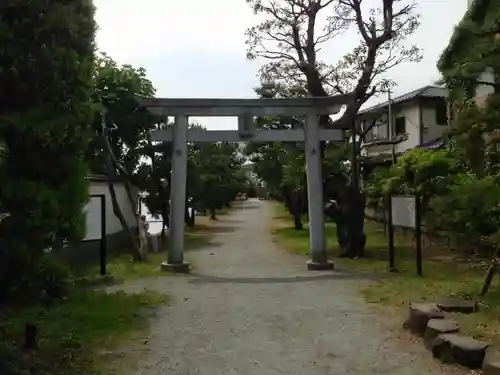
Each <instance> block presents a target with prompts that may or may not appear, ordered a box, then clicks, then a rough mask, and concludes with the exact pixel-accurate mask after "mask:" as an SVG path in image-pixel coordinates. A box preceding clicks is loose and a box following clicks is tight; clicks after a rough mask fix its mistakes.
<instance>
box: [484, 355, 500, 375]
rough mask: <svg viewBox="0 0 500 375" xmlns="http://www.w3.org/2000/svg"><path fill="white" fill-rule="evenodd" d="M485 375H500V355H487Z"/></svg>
mask: <svg viewBox="0 0 500 375" xmlns="http://www.w3.org/2000/svg"><path fill="white" fill-rule="evenodd" d="M483 375H500V355H499V354H498V353H490V352H489V351H488V353H486V357H485V358H484V361H483Z"/></svg>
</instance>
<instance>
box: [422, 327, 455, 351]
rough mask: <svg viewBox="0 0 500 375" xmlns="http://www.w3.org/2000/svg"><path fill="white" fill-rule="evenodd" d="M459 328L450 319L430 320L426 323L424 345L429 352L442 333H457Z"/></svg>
mask: <svg viewBox="0 0 500 375" xmlns="http://www.w3.org/2000/svg"><path fill="white" fill-rule="evenodd" d="M458 331H459V327H458V324H457V322H455V321H454V320H451V319H431V320H429V322H428V323H427V327H426V328H425V334H424V343H425V346H426V347H427V349H429V350H431V349H432V345H433V343H434V340H435V339H436V337H438V336H439V335H441V334H443V333H457V332H458Z"/></svg>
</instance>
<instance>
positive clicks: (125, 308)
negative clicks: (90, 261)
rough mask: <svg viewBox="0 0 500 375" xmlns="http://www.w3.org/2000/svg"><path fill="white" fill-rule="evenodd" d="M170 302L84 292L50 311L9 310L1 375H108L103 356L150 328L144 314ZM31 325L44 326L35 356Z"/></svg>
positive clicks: (3, 320)
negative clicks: (29, 343) (27, 342)
mask: <svg viewBox="0 0 500 375" xmlns="http://www.w3.org/2000/svg"><path fill="white" fill-rule="evenodd" d="M166 302H168V298H167V297H166V296H165V295H162V294H159V293H156V292H152V291H144V292H141V293H138V294H125V293H123V292H118V293H111V294H105V293H104V292H102V291H81V290H79V291H75V292H73V293H72V294H70V296H69V297H67V298H66V299H65V300H62V301H60V302H56V303H54V305H53V306H51V307H49V308H40V307H36V308H23V309H19V308H17V309H12V310H4V311H2V312H0V373H1V374H2V375H14V374H16V375H17V374H31V373H36V374H39V375H94V374H102V373H105V372H104V371H105V368H104V367H103V366H104V365H105V364H104V363H103V362H101V361H100V360H101V358H100V355H99V351H100V350H102V349H104V348H111V347H113V346H114V345H117V344H119V343H120V342H121V341H127V340H128V339H129V338H130V336H131V335H132V334H133V333H135V332H137V331H138V330H141V329H144V328H146V327H147V323H146V322H147V319H146V317H145V316H144V312H145V311H146V310H147V309H151V308H154V307H157V306H159V305H162V304H165V303H166ZM27 322H30V323H32V324H33V323H34V324H36V325H37V327H38V340H37V341H38V349H36V350H34V351H32V352H28V351H25V350H23V349H22V345H23V340H24V326H25V324H26V323H27ZM2 366H3V368H2ZM9 367H11V368H9ZM30 367H31V368H32V371H31V372H29V371H28V370H29V368H30Z"/></svg>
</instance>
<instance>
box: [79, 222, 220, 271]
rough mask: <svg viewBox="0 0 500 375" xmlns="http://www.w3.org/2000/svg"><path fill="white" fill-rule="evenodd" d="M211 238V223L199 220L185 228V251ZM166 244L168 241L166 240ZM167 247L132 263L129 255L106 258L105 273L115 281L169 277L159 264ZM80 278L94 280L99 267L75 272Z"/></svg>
mask: <svg viewBox="0 0 500 375" xmlns="http://www.w3.org/2000/svg"><path fill="white" fill-rule="evenodd" d="M211 238H212V233H211V223H209V220H208V219H206V218H200V220H199V222H198V224H196V226H195V227H194V228H187V229H186V233H185V235H184V241H185V246H186V250H191V249H196V248H198V247H201V246H203V245H205V244H207V243H208V242H209V241H210V239H211ZM167 242H168V240H167ZM167 252H168V245H165V246H163V247H162V249H161V250H160V252H158V253H154V254H153V253H148V256H147V259H146V260H145V261H142V262H140V263H134V262H133V260H132V257H131V255H130V254H125V253H123V254H112V255H110V256H109V257H108V262H107V272H108V274H109V275H111V276H112V277H113V278H114V279H115V281H123V280H129V279H137V278H144V277H155V276H169V275H171V274H170V273H168V272H165V271H162V270H161V267H160V265H161V263H162V262H164V261H165V260H166V259H167ZM77 273H78V274H79V275H80V276H83V277H85V278H94V277H98V275H99V265H93V266H92V267H90V268H88V267H87V268H84V269H83V270H77Z"/></svg>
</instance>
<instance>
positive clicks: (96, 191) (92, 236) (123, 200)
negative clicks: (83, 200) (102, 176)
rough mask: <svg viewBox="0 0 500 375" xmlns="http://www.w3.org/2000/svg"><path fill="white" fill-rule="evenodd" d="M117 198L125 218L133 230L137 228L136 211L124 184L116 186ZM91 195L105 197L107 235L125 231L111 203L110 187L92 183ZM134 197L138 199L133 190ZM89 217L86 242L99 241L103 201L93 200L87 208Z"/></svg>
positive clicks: (99, 182) (104, 184)
mask: <svg viewBox="0 0 500 375" xmlns="http://www.w3.org/2000/svg"><path fill="white" fill-rule="evenodd" d="M114 188H115V192H116V198H117V200H118V204H119V205H120V207H121V210H122V213H123V216H124V217H125V220H126V221H127V223H128V225H129V226H130V227H131V228H135V227H137V219H136V210H135V207H133V206H132V205H131V204H130V202H129V199H128V195H127V190H126V189H125V185H124V184H123V183H115V184H114ZM89 194H90V195H91V196H92V195H100V194H104V195H105V201H106V233H107V235H111V234H114V233H117V232H121V231H122V230H123V227H122V225H121V224H120V221H119V220H118V218H117V217H116V216H115V214H114V213H113V204H112V201H111V194H110V193H109V187H108V184H107V182H105V181H102V182H101V181H98V182H97V181H91V182H90V191H89ZM132 196H133V197H134V199H137V198H136V197H137V190H136V189H135V188H133V189H132ZM85 212H86V215H87V236H86V237H85V240H97V239H100V237H101V201H100V198H91V199H90V201H89V203H88V204H87V206H86V207H85Z"/></svg>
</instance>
